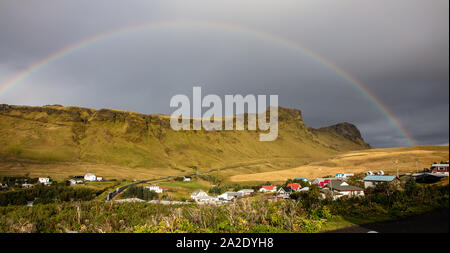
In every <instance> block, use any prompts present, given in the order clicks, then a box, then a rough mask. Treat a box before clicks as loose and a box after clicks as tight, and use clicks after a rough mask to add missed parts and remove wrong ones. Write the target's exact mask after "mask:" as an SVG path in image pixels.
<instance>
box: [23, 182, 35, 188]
mask: <svg viewBox="0 0 450 253" xmlns="http://www.w3.org/2000/svg"><path fill="white" fill-rule="evenodd" d="M33 187H34V185H32V184H29V183H23V184H22V188H33Z"/></svg>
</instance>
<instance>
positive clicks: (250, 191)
mask: <svg viewBox="0 0 450 253" xmlns="http://www.w3.org/2000/svg"><path fill="white" fill-rule="evenodd" d="M254 191H255V190H253V189H242V190H239V191H238V192H239V193H241V194H242V196H250V195H252V194H253V192H254Z"/></svg>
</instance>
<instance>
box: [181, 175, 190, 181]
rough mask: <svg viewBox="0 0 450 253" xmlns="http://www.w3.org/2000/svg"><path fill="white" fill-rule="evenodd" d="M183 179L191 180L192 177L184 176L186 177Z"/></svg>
mask: <svg viewBox="0 0 450 253" xmlns="http://www.w3.org/2000/svg"><path fill="white" fill-rule="evenodd" d="M183 181H191V177H188V176H184V177H183Z"/></svg>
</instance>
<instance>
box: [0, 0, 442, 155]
mask: <svg viewBox="0 0 450 253" xmlns="http://www.w3.org/2000/svg"><path fill="white" fill-rule="evenodd" d="M448 18H449V13H448V1H437V0H436V1H361V0H353V1H345V2H342V1H339V2H337V1H288V0H286V1H260V0H259V1H256V0H255V1H189V3H187V1H145V2H144V1H126V2H124V1H59V0H58V1H56V0H55V1H50V0H46V1H27V2H21V1H13V0H4V1H1V2H0V35H1V36H0V85H1V83H4V82H5V81H6V80H8V79H9V78H10V77H11V76H13V75H14V74H16V73H18V72H20V71H22V70H23V69H24V68H26V67H28V66H30V65H31V64H33V63H34V62H36V61H37V60H39V59H42V58H43V57H46V56H47V55H49V54H52V53H53V52H55V51H56V50H59V49H61V48H63V47H65V46H67V45H69V44H72V43H74V42H76V41H80V40H82V39H85V38H88V37H91V36H93V35H96V34H99V33H102V32H105V31H109V30H114V29H118V28H120V27H125V26H131V25H136V24H142V23H151V22H156V21H168V20H195V21H202V22H206V23H207V22H224V23H231V24H235V25H238V26H244V27H251V28H254V29H259V30H263V31H265V32H268V33H272V34H276V35H278V36H282V37H285V38H287V39H290V40H292V41H294V42H295V43H299V44H301V45H303V46H304V47H306V48H308V49H310V50H312V51H314V52H316V53H318V54H319V55H321V56H323V57H324V58H326V59H328V60H329V61H330V62H333V63H335V64H336V65H337V66H339V67H340V68H341V69H344V70H345V71H346V72H348V73H349V74H351V75H353V76H354V77H355V78H356V79H357V80H358V81H360V82H361V83H363V84H364V85H365V87H366V88H367V90H369V91H370V92H371V93H373V94H374V95H375V96H376V97H377V98H378V99H379V100H380V101H381V102H382V103H383V104H385V105H386V107H388V108H389V110H390V111H392V113H393V115H395V117H396V118H397V119H398V120H399V121H400V122H401V124H402V125H403V126H404V128H405V129H406V130H407V131H408V132H409V133H410V135H411V136H412V137H414V139H416V141H417V142H418V143H419V144H446V143H448V140H449V135H448V132H449V125H448V120H449V96H448V94H449V74H448V67H449V65H448V61H449V59H448V54H449V49H448V45H449V42H448V35H449V34H448V28H449V27H448ZM194 85H200V86H202V87H203V93H204V94H210V93H215V94H219V95H221V96H223V95H225V94H236V93H239V94H243V95H245V94H267V95H268V94H278V95H279V102H280V105H281V106H286V107H295V108H298V109H301V110H302V112H303V116H304V120H305V122H306V124H307V125H310V126H313V127H321V126H326V125H330V124H336V123H339V122H343V121H347V122H351V123H354V124H356V125H357V126H358V127H359V129H360V130H361V132H362V135H363V137H364V138H365V139H366V140H367V141H368V142H369V143H370V144H371V145H372V146H375V147H389V146H404V145H408V142H407V141H406V140H405V138H404V137H403V136H402V134H401V133H400V132H399V130H398V129H397V128H396V127H395V126H393V125H392V124H391V123H390V122H389V120H388V119H387V118H386V116H385V115H383V113H381V112H380V111H379V110H378V109H377V107H376V105H374V104H373V103H371V102H370V101H369V100H368V99H367V97H366V96H365V95H364V94H362V93H361V92H360V91H358V90H357V89H355V88H354V87H353V86H352V85H350V84H349V82H348V80H345V78H343V77H342V76H341V75H339V74H337V73H336V72H334V71H333V70H331V69H330V68H328V67H326V66H324V65H323V64H321V63H320V62H318V61H317V60H315V59H313V58H311V57H309V56H307V55H305V54H302V53H301V52H299V51H296V50H294V49H292V48H289V47H287V46H286V45H283V44H280V43H279V42H276V41H274V40H271V39H270V38H262V37H258V36H255V35H252V34H249V33H245V32H242V31H232V30H229V29H222V28H220V27H218V28H217V27H216V28H211V27H202V26H178V27H160V28H157V29H149V30H145V31H142V32H137V33H127V34H123V35H120V36H115V37H113V38H110V39H106V40H102V41H98V42H96V43H94V44H92V45H89V46H88V47H85V48H81V49H79V50H77V51H75V52H73V53H71V54H69V55H67V56H65V57H64V58H62V59H59V60H57V61H55V62H53V63H51V64H49V65H47V66H44V67H43V68H42V69H41V70H39V71H38V72H36V73H35V74H33V75H32V76H30V77H29V78H27V79H26V80H24V81H22V82H21V83H20V84H19V85H17V86H15V87H13V88H12V89H10V90H8V91H7V92H6V93H4V94H0V103H9V104H30V105H44V104H63V105H78V106H85V107H93V108H115V109H125V110H133V111H138V112H142V113H170V112H171V109H170V108H169V100H170V98H171V97H172V96H173V95H175V94H180V93H183V94H187V95H190V94H191V92H192V86H194Z"/></svg>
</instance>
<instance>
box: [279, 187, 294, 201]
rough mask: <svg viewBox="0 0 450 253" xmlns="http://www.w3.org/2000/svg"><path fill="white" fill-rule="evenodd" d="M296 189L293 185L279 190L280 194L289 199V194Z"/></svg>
mask: <svg viewBox="0 0 450 253" xmlns="http://www.w3.org/2000/svg"><path fill="white" fill-rule="evenodd" d="M293 192H294V190H292V188H291V187H281V188H280V189H279V190H278V196H280V197H282V198H284V199H288V198H289V196H290V195H291V193H293Z"/></svg>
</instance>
